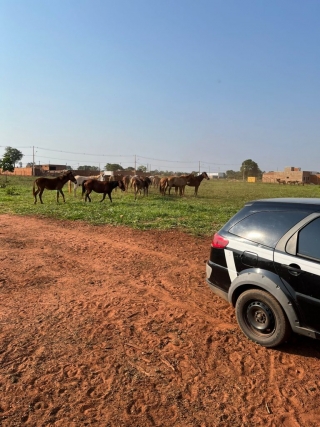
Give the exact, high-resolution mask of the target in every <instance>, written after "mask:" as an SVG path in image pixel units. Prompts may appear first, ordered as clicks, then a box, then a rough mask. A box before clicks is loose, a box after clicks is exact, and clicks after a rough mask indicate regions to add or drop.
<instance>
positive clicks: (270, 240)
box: [229, 211, 306, 248]
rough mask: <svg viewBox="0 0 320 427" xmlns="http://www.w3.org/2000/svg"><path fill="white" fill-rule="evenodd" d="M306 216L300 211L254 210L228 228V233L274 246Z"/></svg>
mask: <svg viewBox="0 0 320 427" xmlns="http://www.w3.org/2000/svg"><path fill="white" fill-rule="evenodd" d="M305 216H306V212H301V211H295V212H293V211H276V212H275V211H262V212H255V213H252V214H251V215H249V216H247V217H245V218H244V219H243V220H241V221H239V222H238V223H237V224H235V225H234V226H232V227H231V228H230V229H229V233H231V234H235V235H236V236H239V237H243V238H244V239H247V240H250V241H252V242H255V243H259V244H261V245H264V246H269V247H272V248H274V247H275V246H276V244H277V243H278V241H279V240H280V238H281V237H282V236H283V235H284V234H285V233H286V232H287V231H288V230H290V228H292V227H293V226H294V225H295V224H296V223H297V222H299V221H301V220H302V219H303V218H304V217H305Z"/></svg>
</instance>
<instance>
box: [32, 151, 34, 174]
mask: <svg viewBox="0 0 320 427" xmlns="http://www.w3.org/2000/svg"><path fill="white" fill-rule="evenodd" d="M32 176H34V146H33V147H32Z"/></svg>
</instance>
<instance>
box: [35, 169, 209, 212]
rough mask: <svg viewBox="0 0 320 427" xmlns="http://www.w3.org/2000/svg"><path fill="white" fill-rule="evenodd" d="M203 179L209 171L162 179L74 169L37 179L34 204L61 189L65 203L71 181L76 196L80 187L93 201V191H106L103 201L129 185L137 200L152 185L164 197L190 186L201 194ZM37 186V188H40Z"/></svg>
mask: <svg viewBox="0 0 320 427" xmlns="http://www.w3.org/2000/svg"><path fill="white" fill-rule="evenodd" d="M203 179H209V177H208V175H207V173H206V172H202V173H201V174H200V175H198V176H194V175H193V174H189V175H181V176H170V177H163V178H160V177H158V176H154V177H142V176H139V175H134V176H130V175H126V176H121V177H120V176H113V177H107V176H105V175H104V174H103V173H101V174H100V175H97V176H80V175H76V176H74V175H73V173H72V171H67V172H65V173H63V174H62V175H60V176H57V177H56V178H46V177H40V178H37V179H36V180H35V181H34V183H33V196H34V204H36V203H37V195H39V199H40V202H41V203H43V201H42V194H43V192H44V190H56V191H57V203H59V195H60V194H61V196H62V198H63V201H64V202H65V197H64V193H63V191H62V188H63V186H64V185H65V184H66V183H67V182H68V181H69V192H70V193H71V183H73V184H74V187H73V194H74V196H76V190H77V188H78V187H79V186H81V188H82V197H83V196H85V197H84V201H85V202H86V201H87V200H88V201H89V202H91V198H90V194H91V193H92V191H94V192H96V193H100V194H103V197H102V199H101V200H100V202H102V201H103V200H104V199H105V197H106V195H108V197H109V200H110V202H112V197H111V193H112V191H113V190H114V189H116V188H117V187H119V188H120V189H121V190H122V191H128V189H129V186H130V188H132V189H133V192H134V199H135V200H137V195H138V194H140V195H141V194H143V195H144V196H147V195H148V193H149V187H150V186H152V185H153V186H154V187H158V188H159V191H160V193H161V194H162V195H163V196H164V195H166V193H167V191H168V194H169V195H170V192H171V189H172V187H174V189H175V194H178V192H179V195H180V196H183V195H184V191H185V187H186V185H188V186H190V187H194V189H195V190H194V195H195V196H197V195H198V189H199V186H200V184H201V182H202V180H203ZM36 188H37V189H36Z"/></svg>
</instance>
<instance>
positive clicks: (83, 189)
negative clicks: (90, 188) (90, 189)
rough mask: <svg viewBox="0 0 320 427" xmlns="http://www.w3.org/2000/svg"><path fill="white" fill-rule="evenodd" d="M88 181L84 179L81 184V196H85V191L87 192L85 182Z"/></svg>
mask: <svg viewBox="0 0 320 427" xmlns="http://www.w3.org/2000/svg"><path fill="white" fill-rule="evenodd" d="M86 182H87V181H83V183H82V184H81V187H82V193H81V197H83V195H84V193H85V192H86V188H85V186H84V184H85V183H86Z"/></svg>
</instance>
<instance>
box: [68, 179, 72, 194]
mask: <svg viewBox="0 0 320 427" xmlns="http://www.w3.org/2000/svg"><path fill="white" fill-rule="evenodd" d="M68 186H69V193H71V181H70V180H69V183H68Z"/></svg>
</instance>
